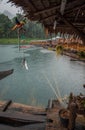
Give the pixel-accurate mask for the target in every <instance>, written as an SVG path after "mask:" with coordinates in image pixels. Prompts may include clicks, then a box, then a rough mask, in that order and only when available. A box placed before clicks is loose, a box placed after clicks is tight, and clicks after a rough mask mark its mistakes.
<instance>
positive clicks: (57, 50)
mask: <svg viewBox="0 0 85 130" xmlns="http://www.w3.org/2000/svg"><path fill="white" fill-rule="evenodd" d="M56 53H57V54H62V53H63V47H62V46H61V45H58V46H56Z"/></svg>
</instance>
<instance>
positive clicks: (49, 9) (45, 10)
mask: <svg viewBox="0 0 85 130" xmlns="http://www.w3.org/2000/svg"><path fill="white" fill-rule="evenodd" d="M78 3H81V2H80V0H74V1H73V2H69V3H68V4H67V6H66V10H68V9H70V7H72V5H73V7H72V8H74V7H75V6H78ZM82 3H84V0H83V2H82ZM82 3H81V5H82ZM59 8H60V5H57V6H53V7H51V6H50V7H49V8H46V9H43V10H40V11H37V12H35V13H34V15H38V14H41V13H44V12H49V11H52V10H56V9H59Z"/></svg>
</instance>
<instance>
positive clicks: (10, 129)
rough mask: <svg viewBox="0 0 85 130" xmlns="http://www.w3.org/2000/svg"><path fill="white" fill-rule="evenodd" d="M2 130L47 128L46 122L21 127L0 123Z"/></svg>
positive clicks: (41, 129) (39, 129)
mask: <svg viewBox="0 0 85 130" xmlns="http://www.w3.org/2000/svg"><path fill="white" fill-rule="evenodd" d="M0 130H45V124H44V123H40V124H33V125H25V126H20V127H13V126H9V125H3V124H0Z"/></svg>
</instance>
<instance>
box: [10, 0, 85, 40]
mask: <svg viewBox="0 0 85 130" xmlns="http://www.w3.org/2000/svg"><path fill="white" fill-rule="evenodd" d="M9 2H12V3H14V4H15V5H16V6H19V7H21V8H22V9H23V10H24V12H25V14H26V16H27V17H28V18H29V19H30V20H33V21H39V22H41V23H42V24H43V25H44V26H45V27H46V28H48V30H49V32H56V33H57V32H62V33H70V34H73V33H77V35H79V36H80V37H81V39H82V40H84V39H85V0H9ZM55 21H56V22H55ZM54 23H55V25H54ZM53 27H54V29H53Z"/></svg>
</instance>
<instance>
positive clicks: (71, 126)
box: [68, 101, 77, 130]
mask: <svg viewBox="0 0 85 130" xmlns="http://www.w3.org/2000/svg"><path fill="white" fill-rule="evenodd" d="M69 110H70V117H69V125H68V130H74V128H75V121H76V117H77V115H76V112H77V104H76V103H75V101H72V102H71V104H70V105H69Z"/></svg>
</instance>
